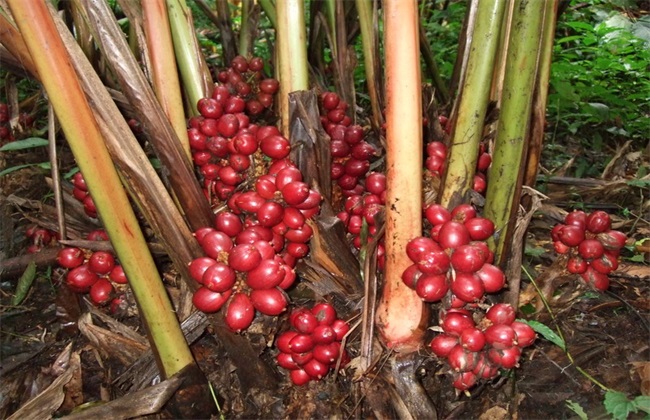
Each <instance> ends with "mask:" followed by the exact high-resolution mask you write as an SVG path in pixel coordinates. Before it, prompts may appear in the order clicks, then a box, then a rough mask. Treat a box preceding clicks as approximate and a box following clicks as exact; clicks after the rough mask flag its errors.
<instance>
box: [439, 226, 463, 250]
mask: <svg viewBox="0 0 650 420" xmlns="http://www.w3.org/2000/svg"><path fill="white" fill-rule="evenodd" d="M469 241H470V236H469V232H468V231H467V228H466V227H465V225H463V224H462V223H459V222H454V221H450V222H447V223H445V224H444V225H442V227H441V228H440V232H438V242H439V243H440V246H442V247H443V248H458V247H459V246H461V245H466V244H468V243H469Z"/></svg>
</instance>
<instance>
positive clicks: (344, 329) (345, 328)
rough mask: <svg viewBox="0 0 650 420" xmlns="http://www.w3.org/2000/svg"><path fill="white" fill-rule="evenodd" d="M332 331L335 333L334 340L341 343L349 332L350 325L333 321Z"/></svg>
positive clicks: (337, 320) (340, 321) (339, 320)
mask: <svg viewBox="0 0 650 420" xmlns="http://www.w3.org/2000/svg"><path fill="white" fill-rule="evenodd" d="M332 329H333V330H334V332H335V333H336V340H337V341H341V340H343V338H344V337H345V336H346V334H347V333H348V332H349V331H350V325H349V324H348V323H347V322H345V321H343V320H342V319H335V320H334V322H332Z"/></svg>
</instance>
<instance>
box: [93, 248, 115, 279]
mask: <svg viewBox="0 0 650 420" xmlns="http://www.w3.org/2000/svg"><path fill="white" fill-rule="evenodd" d="M113 267H115V257H114V256H113V254H111V253H110V252H106V251H95V252H93V254H92V255H91V256H90V258H89V259H88V268H89V269H90V270H91V271H94V272H95V273H97V274H99V275H105V274H108V273H110V272H111V270H112V269H113Z"/></svg>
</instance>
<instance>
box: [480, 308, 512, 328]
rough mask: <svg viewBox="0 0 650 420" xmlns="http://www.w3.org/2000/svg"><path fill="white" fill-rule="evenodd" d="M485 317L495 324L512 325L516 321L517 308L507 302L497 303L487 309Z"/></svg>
mask: <svg viewBox="0 0 650 420" xmlns="http://www.w3.org/2000/svg"><path fill="white" fill-rule="evenodd" d="M485 317H486V318H487V319H489V320H490V321H492V323H493V324H495V325H510V324H512V323H513V322H514V321H515V317H516V314H515V310H514V309H513V307H512V306H510V305H508V304H507V303H495V304H494V305H492V306H491V307H490V309H488V310H487V313H486V314H485Z"/></svg>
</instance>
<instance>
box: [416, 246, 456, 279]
mask: <svg viewBox="0 0 650 420" xmlns="http://www.w3.org/2000/svg"><path fill="white" fill-rule="evenodd" d="M417 265H418V269H419V270H420V271H421V272H422V273H424V274H429V275H437V274H445V273H447V270H449V266H450V259H449V255H447V253H446V252H445V251H443V250H436V251H429V252H425V253H424V254H422V255H420V259H419V261H418V262H417Z"/></svg>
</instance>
